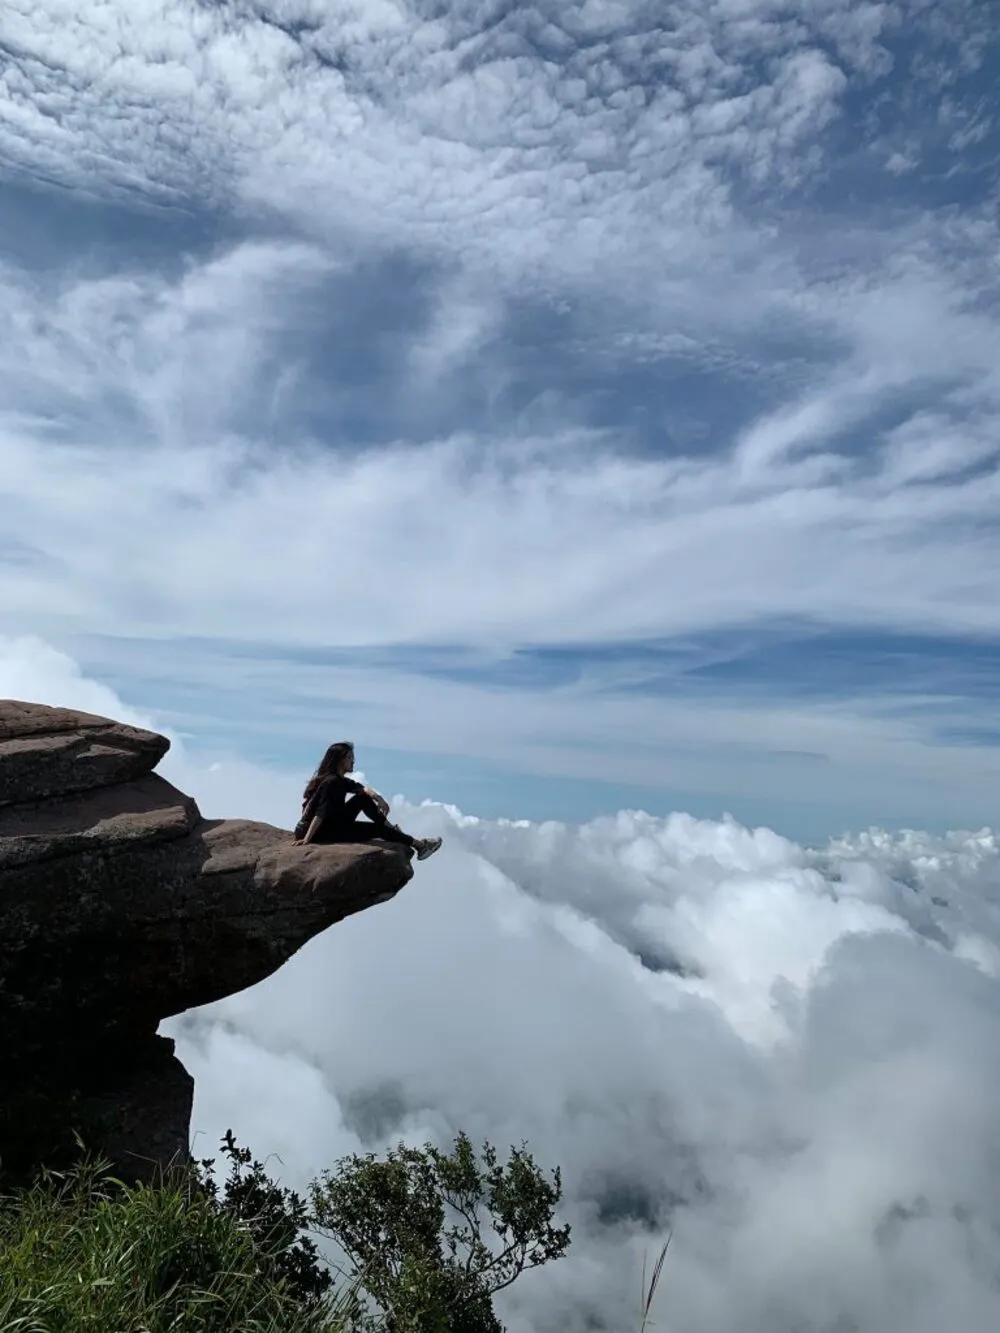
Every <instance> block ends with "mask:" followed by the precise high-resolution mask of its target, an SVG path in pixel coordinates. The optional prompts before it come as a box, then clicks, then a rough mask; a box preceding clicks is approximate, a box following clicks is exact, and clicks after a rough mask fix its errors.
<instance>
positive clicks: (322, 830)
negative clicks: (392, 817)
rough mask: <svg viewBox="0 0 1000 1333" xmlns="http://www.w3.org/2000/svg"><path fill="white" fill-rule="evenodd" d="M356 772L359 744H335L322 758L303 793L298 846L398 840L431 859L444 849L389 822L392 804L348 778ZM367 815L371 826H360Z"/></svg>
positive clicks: (421, 858) (438, 841) (434, 840)
mask: <svg viewBox="0 0 1000 1333" xmlns="http://www.w3.org/2000/svg"><path fill="white" fill-rule="evenodd" d="M353 768H354V746H353V745H352V744H351V742H350V741H336V742H335V743H334V744H333V745H331V746H330V747H329V749H328V750H327V752H326V754H325V755H324V756H323V758H322V759H321V760H320V765H319V768H317V770H316V772H315V773H314V774H313V776H312V777H311V778H310V779H309V782H308V783H307V784H306V789H305V791H304V792H303V794H302V817H301V818H300V819H299V822H298V824H297V825H296V826H295V841H296V842H302V843H307V842H316V843H328V842H371V841H372V840H373V839H379V840H380V841H382V842H397V843H400V844H401V845H402V846H404V847H409V848H410V850H411V851H414V852H416V854H417V860H418V861H426V860H427V858H428V857H429V856H433V855H434V853H435V852H436V851H437V849H438V848H439V847H440V846H441V839H440V838H414V837H411V835H410V834H409V833H404V832H403V830H402V829H400V828H397V827H396V825H395V824H390V823H389V820H388V818H387V816H388V814H389V803H388V801H386V799H385V797H384V796H380V795H379V794H378V792H377V791H372V789H371V787H363V786H362V785H361V783H360V782H355V781H354V779H353V778H349V777H348V776H347V775H348V773H350V772H351V771H352V769H353ZM360 814H364V815H367V816H368V818H369V819H370V820H371V823H370V824H364V823H358V822H357V820H358V815H360Z"/></svg>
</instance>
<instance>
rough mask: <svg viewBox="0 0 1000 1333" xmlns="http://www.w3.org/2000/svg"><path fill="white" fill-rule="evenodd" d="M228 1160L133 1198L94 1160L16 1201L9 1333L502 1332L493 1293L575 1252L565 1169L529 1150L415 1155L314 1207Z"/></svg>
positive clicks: (260, 1169) (237, 1150)
mask: <svg viewBox="0 0 1000 1333" xmlns="http://www.w3.org/2000/svg"><path fill="white" fill-rule="evenodd" d="M222 1152H223V1155H224V1156H225V1158H226V1159H227V1160H228V1164H229V1166H228V1176H227V1178H226V1179H225V1180H223V1181H222V1182H221V1183H219V1182H217V1181H216V1179H215V1175H214V1170H213V1167H212V1165H211V1163H209V1162H202V1163H201V1164H200V1165H197V1166H191V1167H183V1168H178V1169H173V1170H171V1171H170V1172H167V1173H164V1174H163V1175H162V1176H161V1177H160V1178H159V1179H158V1180H156V1181H154V1182H152V1183H141V1184H138V1185H126V1184H124V1183H122V1182H120V1181H118V1180H116V1179H115V1178H114V1177H113V1176H111V1175H110V1174H109V1173H108V1171H107V1169H106V1166H105V1165H104V1164H102V1163H100V1162H95V1161H93V1160H87V1159H84V1160H83V1161H82V1163H81V1164H80V1165H78V1166H77V1167H76V1168H74V1169H73V1170H72V1171H70V1172H66V1173H53V1172H46V1173H43V1174H42V1175H41V1176H40V1177H39V1179H38V1180H37V1181H36V1182H35V1183H34V1184H33V1185H31V1186H29V1187H26V1188H24V1189H22V1190H19V1191H16V1192H14V1193H11V1194H8V1195H7V1196H5V1197H3V1198H2V1199H0V1331H2V1333H15V1330H16V1333H43V1331H44V1333H109V1330H115V1333H180V1331H181V1330H183V1331H184V1333H265V1331H266V1333H279V1330H280V1333H370V1331H374V1330H377V1329H384V1330H386V1333H501V1330H502V1327H503V1326H502V1324H501V1323H500V1321H499V1319H498V1318H497V1316H496V1314H495V1312H494V1309H493V1302H492V1298H493V1296H494V1295H495V1293H496V1292H498V1291H500V1290H503V1289H504V1288H506V1287H508V1286H510V1284H511V1283H513V1282H514V1281H516V1280H517V1278H518V1277H519V1276H520V1275H521V1274H522V1273H523V1272H524V1271H526V1270H527V1269H529V1268H533V1267H537V1266H539V1265H541V1264H543V1263H547V1262H549V1261H550V1260H552V1259H557V1258H559V1257H560V1256H562V1255H563V1254H564V1253H565V1252H566V1248H567V1246H568V1245H569V1227H567V1226H557V1225H555V1223H554V1221H553V1218H554V1213H555V1210H556V1207H557V1205H558V1203H559V1200H560V1197H561V1182H560V1178H559V1172H558V1171H555V1172H553V1173H551V1175H548V1174H546V1173H545V1172H544V1171H542V1170H541V1169H540V1168H539V1167H538V1166H536V1164H535V1162H534V1161H533V1159H532V1157H531V1154H530V1153H529V1152H528V1151H527V1150H526V1149H525V1148H520V1149H513V1150H512V1151H511V1153H510V1155H509V1157H508V1159H507V1161H506V1162H501V1161H500V1160H499V1158H498V1156H497V1153H496V1151H495V1150H494V1149H493V1148H492V1147H491V1146H490V1145H489V1144H486V1145H484V1147H483V1149H482V1152H481V1153H477V1152H476V1151H475V1150H474V1148H473V1146H472V1144H471V1142H470V1140H469V1139H468V1138H467V1137H466V1136H465V1135H459V1136H458V1138H457V1139H456V1141H455V1144H454V1146H453V1149H452V1150H451V1151H450V1152H447V1153H446V1152H442V1151H440V1150H439V1149H437V1148H435V1147H434V1146H433V1145H427V1146H426V1147H424V1148H422V1149H418V1148H411V1147H407V1146H405V1145H403V1144H400V1145H399V1147H398V1148H395V1149H393V1150H392V1151H390V1152H389V1153H388V1154H387V1155H386V1157H385V1158H384V1159H379V1158H376V1157H374V1156H373V1155H367V1156H363V1157H357V1156H356V1157H350V1158H346V1159H345V1160H344V1161H342V1162H340V1163H338V1164H337V1165H336V1166H335V1167H334V1168H333V1170H331V1171H328V1172H325V1173H323V1175H322V1176H320V1177H318V1178H317V1179H316V1180H314V1181H313V1183H312V1185H311V1186H310V1189H309V1191H308V1196H307V1198H303V1197H301V1196H300V1195H298V1194H296V1193H295V1192H294V1191H292V1190H290V1189H287V1188H285V1187H283V1186H281V1185H279V1184H277V1183H276V1182H275V1181H274V1180H273V1179H272V1178H271V1177H270V1176H269V1175H268V1174H267V1172H266V1170H265V1168H264V1166H263V1164H262V1163H260V1162H258V1161H255V1160H254V1159H253V1157H252V1155H251V1154H250V1152H249V1151H248V1150H247V1149H245V1148H243V1147H241V1146H240V1145H239V1144H237V1143H236V1142H235V1140H234V1139H233V1137H232V1135H231V1134H230V1135H227V1136H226V1138H225V1139H224V1140H223V1145H222ZM324 1242H327V1243H330V1242H332V1247H335V1249H333V1248H331V1254H330V1257H331V1258H332V1259H333V1261H334V1264H337V1265H338V1272H339V1275H338V1274H337V1273H335V1272H334V1271H332V1270H331V1267H330V1266H328V1264H327V1263H326V1262H325V1261H324V1258H323V1255H322V1253H321V1249H320V1246H321V1245H323V1244H324ZM341 1258H342V1260H343V1262H342V1263H339V1264H338V1260H339V1259H341Z"/></svg>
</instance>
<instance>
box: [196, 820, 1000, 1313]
mask: <svg viewBox="0 0 1000 1333" xmlns="http://www.w3.org/2000/svg"><path fill="white" fill-rule="evenodd" d="M398 808H399V809H400V812H401V817H402V820H403V822H404V824H406V825H410V826H412V827H414V828H415V829H417V830H418V831H421V832H431V831H435V830H436V831H440V832H443V833H445V835H446V838H447V843H446V850H445V851H444V852H443V853H442V854H441V855H440V856H439V857H438V858H437V859H436V860H435V861H434V862H432V863H429V864H428V866H426V867H421V869H420V872H419V875H418V878H417V880H416V882H415V883H414V884H413V885H412V886H411V888H410V889H409V890H408V891H407V892H406V893H405V894H404V895H402V896H401V897H400V899H398V900H397V901H396V902H395V903H393V904H392V905H391V907H390V908H388V909H386V910H385V911H382V912H372V913H369V914H367V915H364V916H362V917H359V918H356V919H354V920H352V921H350V922H346V923H344V924H343V925H342V926H340V927H338V929H337V930H335V931H331V932H329V933H328V934H327V935H326V936H323V937H321V938H320V939H318V940H316V941H314V942H313V943H312V944H311V945H310V946H308V948H307V949H306V950H304V951H303V953H302V954H300V955H299V956H298V957H297V958H296V959H295V960H293V961H292V963H291V964H289V965H288V966H287V967H286V968H285V969H283V971H282V972H281V973H279V974H278V975H277V976H275V977H274V978H272V979H271V980H270V981H268V982H266V983H265V984H264V985H262V986H260V987H258V988H256V989H255V990H252V991H248V992H245V993H244V994H242V995H239V996H236V997H233V998H232V999H230V1000H228V1001H225V1002H223V1003H222V1004H220V1005H217V1006H215V1007H214V1008H212V1009H210V1010H205V1011H201V1012H199V1013H196V1014H191V1015H188V1016H186V1017H185V1018H184V1019H182V1020H179V1021H177V1022H175V1023H174V1024H173V1025H172V1028H171V1030H172V1031H173V1032H174V1033H175V1034H176V1035H178V1036H179V1038H180V1043H179V1053H180V1054H181V1055H182V1057H183V1058H184V1060H185V1062H186V1063H187V1064H188V1067H189V1068H190V1069H191V1070H192V1072H193V1073H194V1074H195V1077H196V1081H197V1088H198V1095H197V1101H196V1106H195V1125H196V1127H197V1128H198V1129H199V1130H201V1131H203V1133H204V1137H203V1138H201V1139H199V1141H198V1147H199V1150H204V1151H208V1150H209V1148H210V1146H211V1141H212V1140H213V1139H214V1138H215V1137H216V1136H217V1135H218V1134H219V1133H221V1132H222V1130H224V1129H225V1128H226V1127H227V1126H229V1125H233V1127H234V1128H235V1129H236V1130H237V1132H238V1134H239V1135H240V1136H241V1137H243V1138H244V1139H246V1140H247V1141H249V1142H251V1143H252V1144H253V1146H254V1147H255V1149H256V1150H257V1151H258V1152H260V1153H265V1154H266V1153H277V1154H278V1155H279V1157H280V1162H281V1170H282V1172H283V1173H284V1175H285V1177H286V1178H287V1179H289V1180H291V1181H299V1182H301V1181H303V1180H304V1179H305V1178H307V1177H308V1176H309V1174H310V1173H311V1172H312V1171H314V1170H316V1169H319V1168H320V1167H322V1166H323V1165H325V1164H326V1163H328V1162H330V1161H331V1160H332V1159H333V1158H335V1157H336V1156H338V1155H339V1154H342V1153H344V1152H349V1151H353V1150H355V1149H358V1148H359V1147H363V1148H366V1149H367V1148H369V1147H371V1148H373V1149H376V1150H377V1149H379V1148H381V1147H383V1146H384V1145H386V1144H388V1143H390V1142H392V1141H394V1140H396V1139H398V1138H399V1137H405V1138H407V1139H410V1140H416V1141H422V1140H424V1139H425V1138H427V1137H437V1138H440V1139H446V1138H447V1137H448V1136H449V1135H450V1134H451V1133H452V1131H453V1130H455V1129H457V1128H459V1127H462V1128H465V1129H467V1130H469V1131H470V1132H471V1133H472V1134H473V1135H474V1136H476V1137H489V1138H490V1139H492V1140H494V1141H496V1142H498V1143H499V1144H501V1145H505V1144H508V1143H511V1142H519V1141H521V1140H522V1139H525V1138H526V1139H528V1140H529V1142H530V1143H531V1145H532V1147H533V1148H534V1150H535V1151H536V1153H537V1155H538V1157H539V1159H540V1160H542V1161H543V1162H548V1163H555V1162H558V1163H560V1164H561V1165H562V1167H563V1171H564V1178H565V1183H566V1187H567V1206H568V1211H569V1213H570V1215H571V1217H572V1220H573V1221H574V1223H575V1224H576V1229H575V1245H574V1246H573V1250H572V1253H571V1257H570V1258H569V1259H567V1260H566V1261H565V1262H564V1263H563V1264H561V1265H558V1266H557V1267H556V1268H554V1269H552V1270H550V1271H546V1272H544V1273H538V1274H535V1275H532V1276H531V1277H529V1278H527V1279H525V1281H524V1282H523V1284H522V1285H521V1286H520V1287H519V1288H517V1289H515V1290H514V1291H513V1292H512V1293H511V1300H510V1303H509V1305H508V1307H507V1310H506V1312H505V1313H506V1315H507V1317H508V1318H509V1320H510V1327H511V1329H512V1330H513V1331H514V1333H526V1331H527V1330H538V1333H544V1331H545V1330H549V1329H551V1330H553V1333H554V1331H555V1330H557V1329H559V1330H565V1329H578V1328H579V1329H582V1328H584V1327H591V1328H593V1327H607V1328H615V1329H618V1328H627V1327H631V1326H633V1325H634V1324H635V1322H636V1320H635V1310H636V1308H637V1302H638V1289H639V1277H640V1268H641V1261H642V1255H643V1253H644V1252H649V1253H651V1252H652V1251H653V1250H654V1249H655V1248H656V1247H657V1245H658V1244H659V1243H660V1242H661V1241H662V1239H663V1238H664V1237H665V1235H666V1233H667V1231H668V1230H669V1229H673V1231H674V1242H673V1245H672V1248H671V1252H670V1259H669V1262H668V1266H667V1271H666V1275H665V1278H664V1283H663V1286H662V1288H661V1292H662V1295H661V1302H662V1304H661V1307H660V1310H659V1315H660V1320H661V1321H662V1322H664V1323H666V1324H668V1325H670V1326H672V1327H675V1328H679V1329H682V1328H689V1329H698V1330H701V1331H703V1333H716V1331H717V1333H728V1331H729V1330H732V1329H735V1328H737V1327H738V1328H740V1329H741V1331H742V1333H758V1331H759V1333H793V1331H794V1333H799V1331H800V1330H802V1331H805V1330H810V1331H811V1330H823V1331H824V1333H825V1331H827V1330H829V1331H831V1333H832V1330H837V1331H838V1333H841V1331H843V1333H846V1331H847V1330H855V1329H856V1330H858V1331H859V1333H897V1331H898V1333H903V1331H904V1330H906V1333H922V1331H923V1330H926V1331H927V1333H931V1330H933V1331H934V1333H938V1330H940V1329H941V1328H942V1327H944V1326H946V1325H947V1326H951V1327H957V1328H961V1329H962V1330H963V1333H979V1330H982V1331H983V1333H986V1330H992V1329H994V1328H995V1327H996V1326H997V1320H998V1317H1000V1288H998V1285H997V1281H998V1263H997V1254H998V1246H997V1238H998V1235H1000V1230H998V1228H1000V1160H998V1156H997V1150H996V1143H997V1141H998V1130H1000V1080H998V1078H997V1074H996V1070H997V1067H998V1060H997V1056H998V1054H1000V1050H998V1048H1000V1005H998V999H1000V993H998V985H997V978H998V976H1000V950H998V934H1000V924H998V923H1000V912H998V899H1000V887H998V885H1000V876H998V867H1000V850H998V842H997V839H996V838H995V836H994V835H993V834H991V833H988V832H983V833H979V834H955V835H952V836H950V837H948V838H945V839H938V838H933V837H930V836H925V835H921V834H919V833H908V834H903V835H899V836H888V835H880V834H877V833H870V834H866V835H864V836H861V837H858V838H853V839H842V840H838V841H836V842H832V843H830V844H829V845H828V846H826V847H825V848H823V849H820V850H814V849H807V848H804V847H800V846H798V845H796V844H794V843H791V842H788V841H786V840H785V839H783V838H781V837H779V836H778V835H776V834H774V833H771V832H769V831H767V830H763V829H758V830H753V831H751V830H748V829H745V828H743V827H741V826H739V825H737V824H735V823H731V822H723V823H711V822H699V821H696V820H692V819H689V818H687V817H685V816H680V815H677V816H672V817H671V818H669V819H666V820H660V819H654V818H651V817H649V816H645V815H642V814H637V813H633V812H624V813H621V814H619V815H617V816H614V817H610V818H607V819H601V820H597V821H594V822H592V823H590V824H587V825H584V826H582V827H579V828H573V827H568V826H563V825H556V824H528V823H521V822H518V823H514V822H504V821H495V822H487V821H480V820H476V819H472V818H469V817H467V816H463V815H462V814H460V813H459V812H458V811H457V810H454V809H449V808H444V807H440V806H426V805H425V806H423V807H419V808H410V807H405V806H400V807H398ZM595 1319H596V1322H594V1321H595ZM601 1320H604V1321H605V1322H601Z"/></svg>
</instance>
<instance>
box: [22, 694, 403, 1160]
mask: <svg viewBox="0 0 1000 1333" xmlns="http://www.w3.org/2000/svg"><path fill="white" fill-rule="evenodd" d="M168 746H169V742H168V741H167V739H166V738H165V737H163V736H158V735H155V734H154V733H152V732H147V731H142V730H139V729H137V728H134V727H126V726H123V725H122V724H119V723H116V722H114V721H111V720H109V719H107V718H100V717H93V716H90V715H88V714H84V713H76V712H72V711H70V710H67V709H56V708H48V707H45V706H43V705H40V704H29V703H20V702H15V701H0V1172H2V1171H3V1169H4V1166H5V1165H6V1166H7V1168H8V1172H9V1171H11V1170H13V1169H14V1168H15V1166H17V1167H19V1166H22V1165H29V1166H30V1165H31V1164H32V1163H33V1162H34V1161H35V1160H37V1159H38V1158H39V1156H40V1155H44V1153H45V1152H46V1151H47V1148H46V1141H47V1139H48V1138H50V1137H51V1134H52V1129H51V1124H50V1123H49V1120H50V1119H51V1121H52V1122H54V1123H56V1124H58V1125H59V1126H60V1127H61V1128H62V1129H64V1130H66V1129H69V1128H71V1127H77V1128H79V1129H80V1130H81V1131H82V1132H83V1134H84V1137H85V1139H86V1140H87V1141H88V1143H90V1144H91V1145H92V1146H94V1147H95V1148H98V1149H100V1150H102V1151H104V1152H106V1153H107V1154H108V1155H110V1156H111V1157H112V1159H113V1160H114V1161H115V1164H116V1166H118V1167H119V1169H121V1170H123V1171H126V1172H127V1173H128V1174H130V1175H132V1176H142V1175H144V1174H148V1173H149V1171H150V1170H152V1169H153V1168H154V1167H155V1166H157V1165H161V1164H163V1163H165V1162H167V1161H169V1160H170V1159H172V1158H174V1157H176V1156H178V1155H179V1156H184V1155H185V1154H186V1152H187V1144H188V1131H189V1120H190V1112H191V1100H192V1083H191V1079H190V1077H189V1075H188V1074H187V1071H186V1070H184V1068H183V1066H182V1065H181V1064H180V1062H179V1061H178V1060H177V1058H176V1057H175V1056H174V1055H173V1044H172V1043H171V1042H169V1041H167V1039H165V1038H159V1037H157V1036H156V1029H157V1026H158V1025H159V1023H160V1021H161V1020H162V1019H164V1018H168V1017H170V1016H172V1015H174V1014H178V1013H181V1012H183V1011H184V1010H186V1009H190V1008H193V1007H195V1006H197V1005H203V1004H208V1003H210V1002H212V1001H214V1000H218V999H221V998H223V997H224V996H226V995H231V994H233V993H234V992H236V991H240V990H243V989H244V988H245V987H247V986H251V985H254V984H255V983H256V982H258V981H261V980H263V979H264V978H265V977H267V976H269V975H270V974H271V973H272V972H274V971H276V970H277V968H279V967H280V966H281V965H282V963H284V962H285V961H286V960H287V959H288V958H290V957H291V956H292V954H294V953H295V952H296V950H298V949H299V948H301V947H302V945H303V944H305V943H306V942H307V941H308V940H310V939H312V938H313V936H315V935H317V934H318V933H319V932H320V931H322V930H325V929H326V928H327V927H328V926H331V925H333V924H335V923H336V922H338V921H341V920H342V919H343V918H344V917H346V916H349V915H351V914H352V913H354V912H359V911H363V910H364V909H365V908H367V907H371V906H373V905H374V904H376V903H380V902H385V901H387V900H388V899H390V898H392V897H393V896H394V895H395V894H396V893H397V892H398V891H399V890H400V889H401V888H402V887H403V885H404V884H405V883H406V882H407V881H408V880H409V878H410V876H411V874H412V870H411V867H410V864H409V858H408V856H407V854H406V852H405V851H403V850H402V849H400V848H397V847H391V846H388V845H387V846H378V845H371V844H368V845H363V846H325V847H323V846H320V847H315V846H309V847H301V846H298V845H296V844H295V843H294V842H293V839H292V835H291V833H289V832H287V831H286V830H283V829H278V828H274V827H272V826H271V825H269V824H262V823H254V822H250V821H247V820H233V819H227V820H205V819H203V818H202V816H201V814H200V812H199V810H198V807H197V805H196V804H195V802H194V801H193V800H192V799H191V797H189V796H186V795H184V793H183V792H180V791H178V790H177V789H176V788H175V787H173V786H171V785H170V783H168V782H166V781H165V780H164V779H163V778H161V777H159V776H158V775H157V774H156V773H154V772H153V771H152V770H153V769H154V767H155V766H156V764H157V763H158V762H159V760H160V759H161V758H162V757H163V755H164V754H165V753H166V751H167V748H168Z"/></svg>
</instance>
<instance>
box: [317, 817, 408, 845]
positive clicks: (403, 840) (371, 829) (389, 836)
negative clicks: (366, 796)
mask: <svg viewBox="0 0 1000 1333" xmlns="http://www.w3.org/2000/svg"><path fill="white" fill-rule="evenodd" d="M313 841H314V842H376V841H377V842H398V843H399V844H400V845H401V846H403V847H409V848H410V850H411V851H412V850H413V849H414V848H415V847H416V845H417V839H416V838H411V837H410V835H409V834H408V833H404V832H403V830H402V829H401V828H397V827H396V825H395V824H390V823H389V822H388V821H387V820H384V819H383V820H382V822H381V823H379V824H376V823H375V821H374V820H372V822H371V823H370V824H369V823H367V821H365V820H355V821H354V823H353V824H336V825H334V826H333V827H327V828H325V829H323V831H322V836H321V837H319V838H315V839H313Z"/></svg>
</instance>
